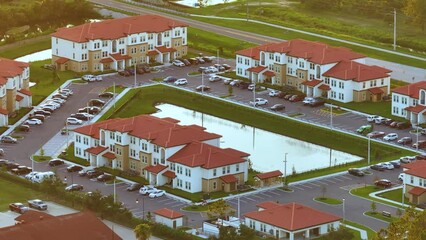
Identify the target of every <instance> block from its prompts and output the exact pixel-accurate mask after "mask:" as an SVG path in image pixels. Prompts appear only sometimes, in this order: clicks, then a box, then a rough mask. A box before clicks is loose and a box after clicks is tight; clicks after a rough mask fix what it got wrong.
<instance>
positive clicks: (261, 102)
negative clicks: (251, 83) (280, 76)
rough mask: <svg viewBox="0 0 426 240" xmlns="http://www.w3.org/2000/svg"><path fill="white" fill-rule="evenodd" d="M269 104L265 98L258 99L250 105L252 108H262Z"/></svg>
mask: <svg viewBox="0 0 426 240" xmlns="http://www.w3.org/2000/svg"><path fill="white" fill-rule="evenodd" d="M267 104H268V100H266V99H264V98H256V99H255V100H254V101H250V105H252V106H255V107H256V106H261V105H267Z"/></svg>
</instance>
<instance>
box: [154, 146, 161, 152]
mask: <svg viewBox="0 0 426 240" xmlns="http://www.w3.org/2000/svg"><path fill="white" fill-rule="evenodd" d="M154 152H156V153H159V152H160V150H159V147H158V145H154Z"/></svg>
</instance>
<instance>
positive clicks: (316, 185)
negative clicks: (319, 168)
mask: <svg viewBox="0 0 426 240" xmlns="http://www.w3.org/2000/svg"><path fill="white" fill-rule="evenodd" d="M306 184H311V185H314V186H315V187H321V185H318V184H315V183H313V182H308V183H306Z"/></svg>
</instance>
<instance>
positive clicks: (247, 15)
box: [246, 0, 249, 22]
mask: <svg viewBox="0 0 426 240" xmlns="http://www.w3.org/2000/svg"><path fill="white" fill-rule="evenodd" d="M246 6H247V14H246V17H247V22H248V20H249V6H248V0H246Z"/></svg>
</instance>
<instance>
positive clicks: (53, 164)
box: [49, 159, 65, 167]
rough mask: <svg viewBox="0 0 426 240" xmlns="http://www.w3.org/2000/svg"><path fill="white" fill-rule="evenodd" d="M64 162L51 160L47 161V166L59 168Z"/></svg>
mask: <svg viewBox="0 0 426 240" xmlns="http://www.w3.org/2000/svg"><path fill="white" fill-rule="evenodd" d="M64 163H65V162H64V161H63V160H61V159H52V160H50V161H49V166H51V167H54V166H59V165H62V164H64Z"/></svg>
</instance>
